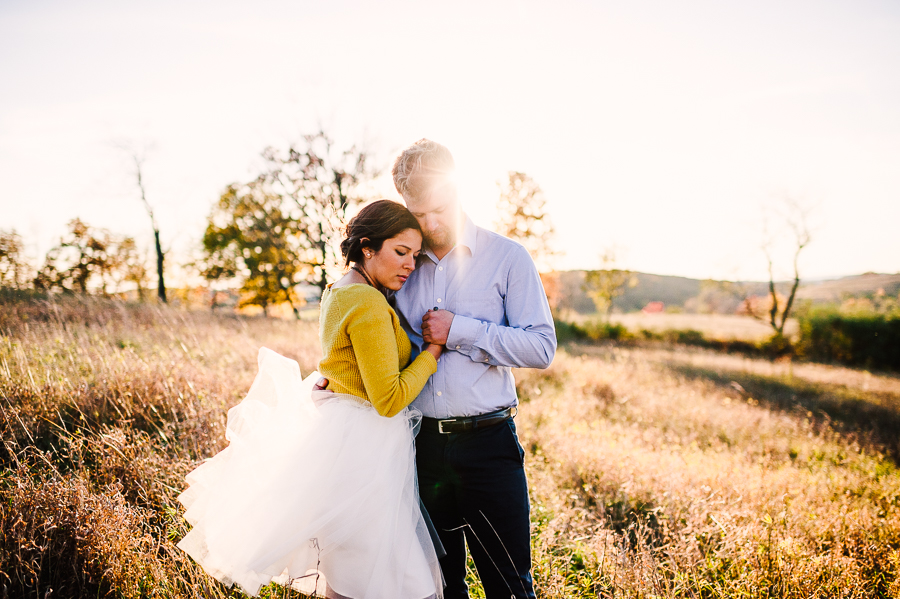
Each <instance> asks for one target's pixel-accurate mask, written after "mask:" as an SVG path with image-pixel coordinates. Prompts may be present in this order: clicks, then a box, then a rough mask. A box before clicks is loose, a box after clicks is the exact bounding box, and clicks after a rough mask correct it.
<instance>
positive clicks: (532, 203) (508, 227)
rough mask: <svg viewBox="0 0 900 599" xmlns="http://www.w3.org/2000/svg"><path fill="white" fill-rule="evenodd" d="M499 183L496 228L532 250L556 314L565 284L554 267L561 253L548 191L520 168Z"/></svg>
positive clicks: (551, 306) (509, 173) (532, 255)
mask: <svg viewBox="0 0 900 599" xmlns="http://www.w3.org/2000/svg"><path fill="white" fill-rule="evenodd" d="M497 185H498V187H499V188H500V197H499V198H498V201H497V222H496V223H495V228H496V230H497V232H498V233H500V234H501V235H504V236H506V237H509V238H510V239H514V240H515V241H518V242H519V243H521V244H522V245H523V246H525V249H527V250H528V253H530V254H531V257H532V258H533V259H534V262H535V265H536V266H537V268H538V272H540V275H541V282H542V283H543V285H544V292H545V293H546V294H547V301H548V302H549V304H550V310H551V312H553V313H554V314H556V310H557V308H558V306H559V300H560V294H561V287H560V281H559V273H558V272H555V271H553V268H552V262H553V260H554V258H556V256H557V255H558V253H557V252H556V251H555V250H554V249H553V245H552V241H553V236H554V233H555V230H554V228H553V223H552V222H551V220H550V216H549V214H547V208H546V203H547V200H546V198H545V197H544V192H543V190H542V189H541V187H540V186H539V185H538V184H537V183H536V182H535V181H534V179H532V178H531V177H529V176H528V175H526V174H525V173H520V172H517V171H509V172H508V173H507V175H506V179H504V180H503V181H500V182H499V183H498V184H497Z"/></svg>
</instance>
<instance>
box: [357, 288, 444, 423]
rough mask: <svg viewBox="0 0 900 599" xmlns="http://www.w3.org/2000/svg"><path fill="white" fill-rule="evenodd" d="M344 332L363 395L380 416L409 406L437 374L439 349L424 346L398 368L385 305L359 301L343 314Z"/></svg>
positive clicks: (389, 317)
mask: <svg viewBox="0 0 900 599" xmlns="http://www.w3.org/2000/svg"><path fill="white" fill-rule="evenodd" d="M347 333H348V335H349V336H350V343H351V345H352V347H353V353H354V355H355V356H356V363H357V365H358V366H359V373H360V376H361V377H362V382H363V387H365V390H366V395H367V396H368V399H369V401H370V402H371V403H372V405H373V406H374V407H375V410H376V411H377V412H378V413H379V414H381V415H382V416H387V417H391V416H394V415H395V414H397V413H399V412H400V411H401V410H402V409H403V408H405V407H406V406H408V405H409V404H410V403H412V401H413V400H414V399H415V398H416V397H417V396H418V395H419V393H420V392H421V391H422V388H423V387H424V386H425V383H426V382H428V378H429V377H430V376H431V375H432V374H434V373H435V372H437V358H438V357H440V355H441V351H442V350H443V348H442V347H441V346H429V347H426V348H425V351H423V352H422V353H420V354H419V355H418V356H417V357H416V359H415V360H413V361H412V362H410V364H409V365H408V366H407V367H406V368H404V369H403V370H400V369H399V364H400V348H399V347H397V338H396V337H395V334H394V327H393V323H392V320H391V313H390V307H389V306H388V305H387V302H384V301H380V302H379V301H365V302H359V304H358V305H357V306H355V307H354V308H353V309H352V310H351V311H350V312H349V313H348V315H347Z"/></svg>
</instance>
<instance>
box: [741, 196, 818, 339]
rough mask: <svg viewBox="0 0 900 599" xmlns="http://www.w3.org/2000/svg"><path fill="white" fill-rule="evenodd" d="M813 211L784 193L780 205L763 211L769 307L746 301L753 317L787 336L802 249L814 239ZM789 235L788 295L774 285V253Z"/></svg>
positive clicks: (778, 333) (797, 284)
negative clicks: (789, 277) (790, 276)
mask: <svg viewBox="0 0 900 599" xmlns="http://www.w3.org/2000/svg"><path fill="white" fill-rule="evenodd" d="M810 213H811V208H810V207H809V206H807V205H804V204H802V203H801V202H800V201H798V200H797V199H796V198H793V197H791V196H784V197H783V198H782V199H781V201H780V203H779V204H778V205H777V206H775V207H774V208H771V209H767V210H764V213H763V243H762V250H763V253H764V254H765V257H766V263H767V266H768V273H769V296H768V297H769V302H768V308H767V309H766V310H765V312H764V313H763V312H762V311H760V310H759V308H758V307H754V303H753V302H751V301H746V302H745V304H746V306H747V312H748V313H749V314H750V315H751V316H753V317H754V318H757V319H759V320H762V321H763V322H766V323H767V324H768V325H769V326H771V327H772V330H773V331H774V332H775V334H777V335H778V336H784V325H785V323H786V322H787V320H788V318H789V317H790V315H791V309H792V308H793V306H794V299H795V298H796V296H797V289H799V287H800V265H799V259H800V252H802V251H803V250H804V248H806V246H808V245H809V243H810V241H812V235H811V232H810V227H809V218H810ZM773 221H774V222H773ZM786 238H790V240H791V251H792V254H793V260H792V266H793V280H792V282H791V287H790V291H789V292H788V295H787V296H786V297H785V296H782V295H781V294H779V293H778V292H777V291H776V288H775V287H776V286H775V254H776V247H777V246H778V243H779V242H780V241H783V240H785V239H786ZM782 301H783V303H782Z"/></svg>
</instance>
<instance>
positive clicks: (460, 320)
mask: <svg viewBox="0 0 900 599" xmlns="http://www.w3.org/2000/svg"><path fill="white" fill-rule="evenodd" d="M482 326H484V325H483V323H482V322H481V321H480V320H475V319H474V318H469V317H468V316H460V315H459V314H454V315H453V322H452V323H451V324H450V332H449V333H447V349H451V350H454V351H458V352H460V353H463V354H466V355H468V354H469V353H470V352H471V351H472V349H473V347H472V346H473V345H474V344H475V341H476V340H477V339H478V334H479V331H480V329H481V327H482Z"/></svg>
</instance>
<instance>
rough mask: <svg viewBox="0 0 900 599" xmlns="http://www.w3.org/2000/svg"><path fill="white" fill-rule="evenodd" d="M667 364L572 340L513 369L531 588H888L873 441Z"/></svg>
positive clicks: (847, 591)
mask: <svg viewBox="0 0 900 599" xmlns="http://www.w3.org/2000/svg"><path fill="white" fill-rule="evenodd" d="M698 353H700V354H702V352H698ZM703 357H708V358H709V359H711V360H712V361H716V360H717V359H718V358H719V357H718V356H715V355H712V356H708V355H707V356H703V355H701V356H700V357H697V358H695V360H698V361H699V360H702V358H703ZM747 364H748V365H749V366H750V368H749V370H750V371H751V372H752V370H753V369H754V367H758V366H759V363H758V362H757V361H747ZM678 365H679V361H678V360H672V361H667V360H664V359H661V358H660V356H659V355H658V354H654V353H653V352H648V351H646V350H627V349H626V350H623V349H616V348H596V347H590V346H573V347H571V348H569V350H568V351H566V352H564V353H561V354H558V355H557V359H556V360H555V361H554V364H553V366H552V367H551V369H550V370H549V371H545V372H534V371H528V372H523V373H522V376H521V377H520V382H519V387H520V391H521V393H522V395H523V396H524V397H527V398H529V401H528V402H527V403H526V404H525V405H524V406H523V408H522V410H521V411H520V414H521V416H520V418H521V426H520V430H521V431H523V435H522V436H523V440H524V443H525V444H526V447H527V448H528V449H530V452H531V456H532V457H531V462H532V468H531V472H532V484H533V492H534V499H535V503H536V505H537V506H538V510H537V511H538V514H541V513H545V514H547V515H546V516H544V518H543V520H542V519H541V518H538V519H537V531H538V534H537V540H536V544H537V549H538V551H537V556H538V558H537V562H538V567H539V570H538V572H539V574H540V575H541V577H543V578H544V579H545V581H546V582H545V585H546V584H547V583H548V582H549V585H547V586H545V588H544V593H545V595H544V596H547V597H565V596H573V595H574V594H579V591H578V590H577V589H578V587H579V585H580V586H581V587H582V588H583V590H582V591H580V593H581V594H583V596H594V595H603V596H613V595H619V594H621V595H623V596H647V597H651V596H663V597H670V596H671V597H675V596H696V597H769V596H775V597H833V596H848V597H872V596H896V594H897V592H898V590H900V589H898V584H897V582H896V577H897V574H898V571H897V568H898V566H900V563H898V558H900V554H898V552H897V550H898V548H900V478H898V476H897V471H896V468H895V464H894V461H893V460H892V459H891V458H889V457H888V456H887V455H886V454H885V453H884V447H883V445H880V444H878V442H877V440H873V439H871V438H870V437H869V436H867V435H863V434H849V433H838V432H837V431H836V430H835V427H834V426H832V425H831V424H829V422H828V419H827V418H821V417H820V415H817V414H815V413H813V412H812V411H811V410H808V409H805V407H803V406H798V407H796V408H788V409H784V408H783V407H778V406H777V405H775V404H774V403H772V402H771V401H770V399H769V398H766V397H759V398H756V397H752V396H750V395H748V394H747V392H746V390H745V389H743V388H742V387H740V386H739V385H734V386H732V385H727V384H722V383H721V381H717V380H714V379H707V378H704V377H702V376H685V374H684V373H682V372H681V371H679V369H678V368H677V366H678ZM673 366H674V368H673ZM723 372H725V371H724V370H723ZM738 372H740V371H739V369H736V370H735V373H738ZM892 382H893V383H896V382H897V381H896V380H894V381H892ZM894 399H895V400H898V401H900V395H897V396H894ZM894 405H895V406H896V405H897V403H895V404H894ZM863 440H865V442H864V441H863ZM543 556H555V558H556V560H557V561H556V564H563V565H567V566H568V569H567V570H564V569H562V568H560V567H559V565H557V566H556V567H550V564H551V563H552V562H550V561H549V560H548V559H546V558H545V559H542V557H543ZM573 556H574V562H575V563H574V565H573ZM542 567H543V568H544V569H543V570H541V568H542ZM591 593H593V594H594V595H591Z"/></svg>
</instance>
